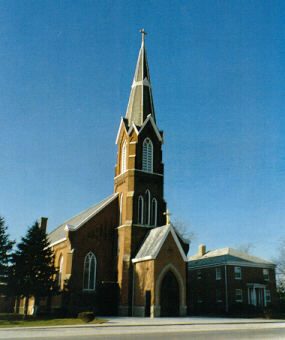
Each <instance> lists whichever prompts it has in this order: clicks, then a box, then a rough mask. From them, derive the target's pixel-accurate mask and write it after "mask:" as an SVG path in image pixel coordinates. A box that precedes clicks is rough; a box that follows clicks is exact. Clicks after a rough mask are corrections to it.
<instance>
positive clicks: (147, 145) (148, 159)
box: [142, 138, 153, 172]
mask: <svg viewBox="0 0 285 340" xmlns="http://www.w3.org/2000/svg"><path fill="white" fill-rule="evenodd" d="M142 170H144V171H147V172H152V171H153V145H152V142H151V140H150V139H149V138H146V139H145V140H144V142H143V152H142Z"/></svg>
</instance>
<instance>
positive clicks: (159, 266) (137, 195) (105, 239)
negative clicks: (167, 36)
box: [42, 30, 189, 317]
mask: <svg viewBox="0 0 285 340" xmlns="http://www.w3.org/2000/svg"><path fill="white" fill-rule="evenodd" d="M141 34H142V42H141V47H140V50H139V54H138V60H137V64H136V68H135V74H134V78H133V83H132V86H131V91H130V97H129V102H128V106H127V111H126V115H125V117H124V118H121V122H120V125H119V129H118V133H117V137H116V145H117V160H116V166H115V177H114V192H113V194H111V195H110V196H109V197H107V198H105V199H103V200H102V201H101V202H99V203H98V204H95V205H94V206H92V207H89V208H88V209H86V210H85V211H83V212H81V213H79V214H77V215H76V216H74V217H72V218H70V219H68V220H67V221H65V222H64V223H62V224H61V225H60V226H59V227H58V228H56V229H55V230H53V231H52V232H51V233H49V235H48V238H49V241H50V246H51V247H52V249H53V251H54V254H55V265H56V267H57V268H58V275H57V282H58V287H59V294H58V295H56V296H53V297H52V300H51V302H50V303H51V308H52V309H53V310H56V309H58V310H60V309H65V310H68V311H86V310H90V309H93V310H95V311H96V313H98V314H101V315H108V314H109V315H112V314H113V315H114V314H117V315H121V316H142V317H144V316H145V317H159V316H183V315H186V314H187V303H186V301H187V300H186V290H187V284H186V281H187V253H188V250H189V242H188V241H187V240H185V239H184V238H183V237H182V236H181V235H180V234H179V232H178V231H177V230H175V228H174V227H173V225H172V224H171V223H170V220H169V214H168V213H167V209H166V207H167V205H166V202H165V200H164V164H163V159H162V144H163V131H161V130H160V129H159V127H158V125H157V120H156V114H155V110H154V104H153V97H152V87H151V80H150V72H149V66H148V61H147V54H146V48H145V34H146V33H145V32H144V30H141ZM118 121H119V120H118ZM42 227H45V228H46V220H45V219H42Z"/></svg>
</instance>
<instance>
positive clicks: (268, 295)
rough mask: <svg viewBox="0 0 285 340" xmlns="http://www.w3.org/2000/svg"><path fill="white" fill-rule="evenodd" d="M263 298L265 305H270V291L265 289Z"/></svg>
mask: <svg viewBox="0 0 285 340" xmlns="http://www.w3.org/2000/svg"><path fill="white" fill-rule="evenodd" d="M265 294H266V295H265V298H266V304H268V303H271V294H270V290H269V289H266V291H265Z"/></svg>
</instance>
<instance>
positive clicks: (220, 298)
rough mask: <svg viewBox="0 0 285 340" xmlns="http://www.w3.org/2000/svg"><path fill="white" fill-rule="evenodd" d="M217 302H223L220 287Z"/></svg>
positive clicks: (217, 292)
mask: <svg viewBox="0 0 285 340" xmlns="http://www.w3.org/2000/svg"><path fill="white" fill-rule="evenodd" d="M216 302H223V298H222V290H221V289H219V288H218V289H216Z"/></svg>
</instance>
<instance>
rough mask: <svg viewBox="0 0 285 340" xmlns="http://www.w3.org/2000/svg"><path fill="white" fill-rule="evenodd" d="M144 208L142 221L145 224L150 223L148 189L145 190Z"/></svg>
mask: <svg viewBox="0 0 285 340" xmlns="http://www.w3.org/2000/svg"><path fill="white" fill-rule="evenodd" d="M144 203H145V208H144V221H145V224H147V225H150V191H149V190H147V191H146V192H145V199H144Z"/></svg>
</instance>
